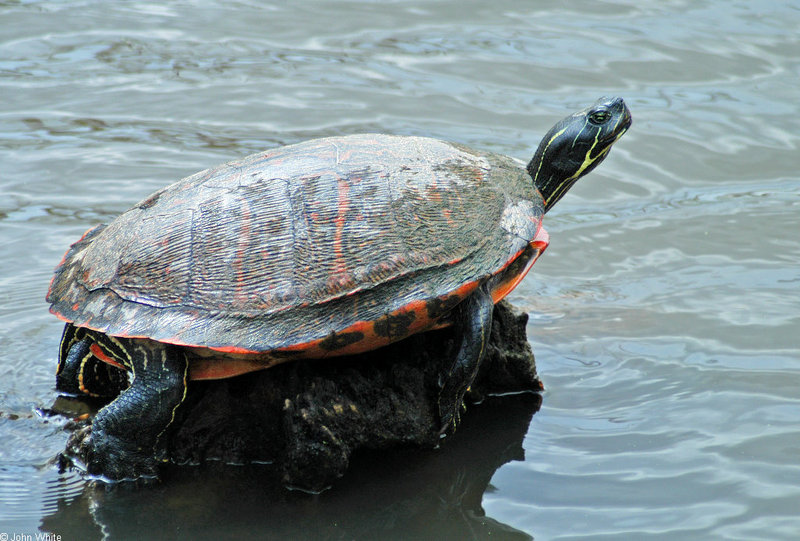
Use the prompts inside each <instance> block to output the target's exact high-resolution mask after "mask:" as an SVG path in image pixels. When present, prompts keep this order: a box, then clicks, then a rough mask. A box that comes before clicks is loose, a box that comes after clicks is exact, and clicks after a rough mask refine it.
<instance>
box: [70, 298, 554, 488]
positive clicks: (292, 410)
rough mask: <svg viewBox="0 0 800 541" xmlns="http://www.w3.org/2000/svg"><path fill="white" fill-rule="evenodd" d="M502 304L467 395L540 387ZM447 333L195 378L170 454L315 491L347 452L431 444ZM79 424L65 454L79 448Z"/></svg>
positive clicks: (450, 351) (449, 354)
mask: <svg viewBox="0 0 800 541" xmlns="http://www.w3.org/2000/svg"><path fill="white" fill-rule="evenodd" d="M527 320H528V316H527V314H524V313H521V312H519V311H517V310H515V309H514V308H513V307H511V305H510V304H508V303H506V302H501V303H499V304H498V305H497V306H496V307H495V310H494V321H493V324H492V335H491V339H490V342H489V345H488V348H487V352H486V356H485V358H484V360H483V363H482V365H481V368H480V371H479V373H478V376H477V377H476V379H475V382H474V384H473V386H472V388H471V390H470V392H469V393H468V395H467V402H473V403H474V402H478V401H480V400H481V399H482V398H483V397H484V396H485V395H487V394H501V393H511V392H524V391H539V390H541V388H542V386H541V382H540V381H539V379H538V378H537V375H536V366H535V362H534V357H533V353H532V351H531V348H530V345H529V344H528V341H527V338H526V333H525V326H526V323H527ZM453 338H454V331H453V330H452V329H443V330H440V331H433V332H429V333H423V334H419V335H415V336H412V337H410V338H408V339H406V340H403V341H401V342H398V343H396V344H393V345H391V346H388V347H385V348H382V349H379V350H376V351H371V352H368V353H365V354H361V355H356V356H352V357H342V358H337V359H328V360H308V361H296V362H291V363H286V364H283V365H278V366H276V367H273V368H271V369H269V370H264V371H261V372H256V373H252V374H246V375H244V376H239V377H236V378H230V379H225V380H215V381H193V382H191V384H190V386H189V390H188V393H189V395H188V396H187V400H186V402H185V403H184V405H183V406H181V409H180V410H179V412H178V418H177V419H176V425H175V426H176V428H175V430H174V431H173V433H172V436H171V440H170V445H169V448H170V451H169V458H170V460H171V461H172V462H174V463H177V464H197V463H202V462H205V461H209V460H214V461H222V462H229V463H251V462H271V463H273V464H274V465H275V467H276V470H277V471H279V472H280V476H281V481H282V482H283V483H284V484H285V485H287V486H289V487H294V488H300V489H303V490H307V491H312V492H313V491H320V490H323V489H325V488H326V487H328V486H330V485H331V484H332V483H333V482H334V481H335V480H336V479H338V478H339V477H341V476H342V475H343V474H344V472H345V471H346V469H347V467H348V465H349V463H350V459H351V457H352V455H353V453H355V452H357V451H362V450H381V449H390V448H397V447H408V446H421V447H428V448H430V447H434V446H436V445H438V444H439V442H440V437H439V430H440V428H441V427H440V426H439V416H438V411H437V398H438V391H439V386H438V380H439V376H440V374H441V373H443V372H446V371H447V370H448V369H449V367H450V364H451V363H452V360H453V356H454V353H455V352H454V348H455V345H454V343H453V342H454V340H453ZM85 453H86V448H85V446H84V445H83V437H82V433H81V431H78V432H76V433H75V434H73V437H72V438H71V440H70V443H69V444H68V451H67V455H70V456H72V457H75V458H76V459H77V460H79V461H80V458H81V456H85Z"/></svg>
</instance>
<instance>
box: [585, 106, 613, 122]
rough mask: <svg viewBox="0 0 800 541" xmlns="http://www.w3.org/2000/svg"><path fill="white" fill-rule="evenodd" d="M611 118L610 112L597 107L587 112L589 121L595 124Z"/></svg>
mask: <svg viewBox="0 0 800 541" xmlns="http://www.w3.org/2000/svg"><path fill="white" fill-rule="evenodd" d="M610 118H611V113H610V112H609V111H607V110H606V109H598V110H596V111H592V112H591V113H589V122H591V123H592V124H595V125H597V126H599V125H601V124H605V123H606V122H608V120H609V119H610Z"/></svg>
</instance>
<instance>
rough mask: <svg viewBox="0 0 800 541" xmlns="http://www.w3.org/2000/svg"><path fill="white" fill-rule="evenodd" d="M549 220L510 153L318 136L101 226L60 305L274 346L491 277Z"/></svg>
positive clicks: (56, 298)
mask: <svg viewBox="0 0 800 541" xmlns="http://www.w3.org/2000/svg"><path fill="white" fill-rule="evenodd" d="M509 209H512V210H509ZM520 209H523V211H521V210H520ZM542 214H543V207H542V203H541V197H540V196H539V194H538V193H537V192H536V191H535V190H534V188H533V186H532V182H531V179H530V177H529V176H528V175H527V173H526V172H525V171H524V169H523V168H522V167H520V166H519V164H518V163H517V162H515V161H514V160H512V159H510V158H507V157H504V156H500V155H496V154H491V153H484V152H478V151H474V150H472V149H469V148H467V147H463V146H460V145H455V144H451V143H446V142H443V141H438V140H435V139H429V138H421V137H402V136H388V135H377V134H375V135H359V136H348V137H333V138H325V139H318V140H313V141H308V142H305V143H299V144H296V145H291V146H287V147H282V148H278V149H274V150H270V151H266V152H263V153H259V154H254V155H252V156H248V157H246V158H244V159H242V160H239V161H233V162H229V163H227V164H224V165H222V166H219V167H217V168H212V169H208V170H206V171H202V172H200V173H197V174H195V175H192V176H190V177H187V178H186V179H183V180H181V181H179V182H177V183H175V184H173V185H171V186H168V187H166V188H164V189H163V190H160V191H159V192H156V193H155V194H153V195H152V196H150V197H149V198H147V199H145V200H144V201H142V202H140V203H139V204H138V205H136V206H134V207H133V208H132V209H130V210H129V211H127V212H125V213H124V214H122V215H121V216H119V217H118V218H117V219H116V220H114V221H113V222H112V223H111V224H109V225H108V226H105V227H103V226H99V227H97V228H95V229H93V230H92V231H90V232H89V233H88V234H87V235H85V236H84V238H83V239H81V240H80V241H78V242H77V243H75V244H74V245H73V246H72V247H71V248H70V251H69V252H68V253H67V255H66V256H65V258H64V261H63V262H62V263H61V265H60V266H59V267H58V269H57V270H56V275H55V277H54V279H53V282H52V284H51V289H50V293H49V295H48V300H49V301H50V302H51V303H52V304H53V307H52V310H53V311H54V312H55V313H57V314H59V315H60V316H61V317H62V318H64V319H67V320H69V321H72V322H74V323H75V324H77V325H81V326H87V327H91V328H95V329H97V330H100V331H103V332H107V333H109V334H114V335H124V336H142V337H149V338H153V339H156V340H163V341H169V342H175V343H183V344H190V345H201V346H208V347H223V348H224V347H237V348H242V349H247V350H251V351H268V350H272V349H276V348H281V347H287V346H292V345H294V344H301V343H305V342H309V341H311V340H318V339H322V338H325V337H326V336H329V335H331V334H332V333H335V332H338V331H341V330H343V329H346V328H348V327H350V326H351V325H353V324H354V323H356V322H358V321H376V320H377V319H378V318H380V317H382V316H384V315H385V314H388V313H390V312H393V311H395V310H397V309H399V308H402V307H403V306H406V305H408V304H409V303H410V302H412V301H420V300H422V301H425V300H428V299H435V298H440V297H446V296H447V295H448V294H449V293H451V292H453V291H455V290H456V289H458V288H459V287H460V286H462V285H464V284H465V283H468V282H472V281H480V280H482V279H484V278H486V277H487V276H489V275H492V274H494V273H496V272H497V271H498V270H499V269H500V268H502V267H503V266H505V265H506V264H507V263H508V262H509V259H510V258H512V257H513V256H514V254H516V253H518V252H519V251H520V250H521V249H523V248H524V247H525V245H526V244H527V243H528V242H529V241H531V240H532V239H533V238H534V236H535V235H536V233H537V231H538V228H539V226H540V221H541V216H542Z"/></svg>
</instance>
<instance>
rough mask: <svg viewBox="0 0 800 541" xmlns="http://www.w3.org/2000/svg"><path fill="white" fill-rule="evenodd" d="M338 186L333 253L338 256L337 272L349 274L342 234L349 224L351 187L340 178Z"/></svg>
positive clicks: (337, 182)
mask: <svg viewBox="0 0 800 541" xmlns="http://www.w3.org/2000/svg"><path fill="white" fill-rule="evenodd" d="M336 186H337V189H338V191H339V200H338V203H337V213H336V218H334V220H333V223H334V225H335V227H336V234H335V236H334V239H333V251H334V254H335V256H336V272H342V273H345V272H347V265H346V263H345V261H344V251H343V250H342V234H343V232H344V226H345V224H346V223H347V211H348V210H349V208H350V200H349V199H348V197H347V193H348V192H349V191H350V185H349V184H348V183H347V180H346V179H343V178H339V179H337V181H336Z"/></svg>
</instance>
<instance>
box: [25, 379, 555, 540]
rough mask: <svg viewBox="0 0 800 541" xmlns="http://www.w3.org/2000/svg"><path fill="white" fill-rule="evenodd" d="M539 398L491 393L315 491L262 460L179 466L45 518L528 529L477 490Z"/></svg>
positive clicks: (272, 534)
mask: <svg viewBox="0 0 800 541" xmlns="http://www.w3.org/2000/svg"><path fill="white" fill-rule="evenodd" d="M540 405H541V396H540V395H538V394H533V393H526V394H520V395H515V396H505V397H502V398H489V399H487V400H486V401H485V402H484V403H483V404H480V405H478V406H475V407H473V408H471V411H470V412H469V414H468V415H466V416H465V417H464V419H463V423H462V425H461V427H460V429H459V431H458V432H457V433H456V434H455V435H454V436H453V437H451V438H449V440H448V441H447V444H446V445H444V446H443V447H442V448H441V449H439V450H436V451H422V450H414V449H408V450H403V451H395V452H383V453H377V452H373V453H369V454H363V455H361V456H359V457H357V458H356V459H355V460H354V461H353V464H352V467H351V470H350V471H349V472H348V474H347V475H346V476H345V478H344V479H343V480H342V481H341V482H340V483H339V484H337V485H336V486H335V487H334V488H333V489H331V490H329V491H327V492H325V493H323V494H321V495H318V496H311V495H307V494H303V493H299V492H287V491H285V490H284V489H283V488H281V487H280V484H279V483H277V482H276V479H275V475H274V472H273V471H272V469H271V468H270V467H269V466H267V465H264V466H256V465H254V466H224V465H221V464H208V465H206V466H202V467H174V468H171V469H170V470H169V471H168V472H167V475H166V476H165V481H164V482H163V483H161V484H159V485H156V486H150V487H144V488H141V487H140V488H131V487H126V486H121V487H116V488H113V489H108V488H104V487H102V486H91V485H87V486H86V487H85V489H84V491H83V494H82V495H81V497H79V498H77V499H73V498H70V499H64V500H62V501H60V502H58V504H57V505H56V509H55V510H54V511H48V514H47V516H45V517H44V519H43V520H42V523H41V529H42V530H43V531H48V532H53V533H57V534H60V535H61V536H62V537H63V538H64V539H78V538H80V539H100V538H103V537H105V536H109V537H111V538H119V539H134V538H136V539H139V538H143V539H159V538H164V539H173V538H174V536H176V535H180V536H181V537H183V538H192V539H220V538H235V537H239V536H241V537H242V538H246V537H249V536H252V535H253V532H254V531H257V532H258V535H259V537H260V538H264V539H386V538H389V539H418V538H430V539H434V538H435V539H442V540H446V539H489V538H491V539H508V540H523V539H532V537H531V535H529V534H527V533H524V532H521V531H519V530H516V529H514V528H512V527H510V526H507V525H505V524H502V523H500V522H498V521H496V520H494V519H492V518H491V517H487V516H485V513H484V511H483V509H482V507H481V501H482V498H483V495H484V493H485V492H486V491H487V490H490V491H491V490H492V487H491V485H490V484H489V483H490V480H491V478H492V476H493V475H494V473H495V471H496V470H497V469H498V468H499V467H500V466H502V465H503V464H506V463H507V462H510V461H521V460H524V451H523V447H522V441H523V438H524V436H525V434H526V433H527V431H528V426H529V424H530V421H531V418H532V416H533V415H534V413H536V412H537V411H538V410H539V407H540ZM51 507H52V506H51ZM287 516H291V517H293V519H292V520H286V517H287ZM298 517H303V520H297V518H298ZM264 528H268V531H264Z"/></svg>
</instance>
